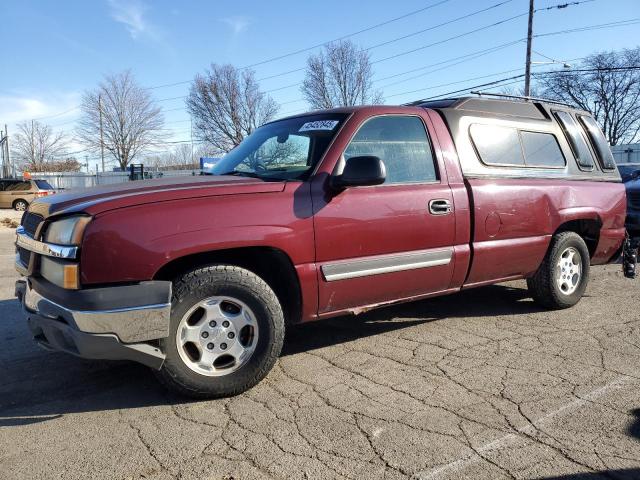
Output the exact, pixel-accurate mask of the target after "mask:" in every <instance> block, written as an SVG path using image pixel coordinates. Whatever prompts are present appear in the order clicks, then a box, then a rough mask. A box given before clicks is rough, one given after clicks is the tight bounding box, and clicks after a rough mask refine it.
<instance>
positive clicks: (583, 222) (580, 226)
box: [554, 215, 602, 258]
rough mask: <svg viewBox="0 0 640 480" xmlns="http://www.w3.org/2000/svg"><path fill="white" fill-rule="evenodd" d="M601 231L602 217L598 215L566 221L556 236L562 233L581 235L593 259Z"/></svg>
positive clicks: (558, 229) (559, 227)
mask: <svg viewBox="0 0 640 480" xmlns="http://www.w3.org/2000/svg"><path fill="white" fill-rule="evenodd" d="M601 229H602V221H601V220H600V217H599V216H598V215H592V216H591V215H590V216H588V217H583V218H573V219H571V220H566V221H565V222H564V223H562V224H561V225H560V226H558V228H557V229H556V231H555V232H554V235H557V234H558V233H562V232H574V233H576V234H578V235H580V237H582V239H583V240H584V242H585V243H586V244H587V248H588V249H589V255H590V257H591V258H593V256H594V255H595V253H596V250H597V248H598V242H599V241H600V230H601Z"/></svg>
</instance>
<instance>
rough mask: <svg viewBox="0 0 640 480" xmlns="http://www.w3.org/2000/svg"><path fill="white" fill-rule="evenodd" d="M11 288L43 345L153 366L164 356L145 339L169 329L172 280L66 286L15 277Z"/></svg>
mask: <svg viewBox="0 0 640 480" xmlns="http://www.w3.org/2000/svg"><path fill="white" fill-rule="evenodd" d="M15 292H16V296H17V297H18V298H19V299H20V301H21V303H22V305H23V309H24V311H25V313H26V315H27V324H28V326H29V329H30V330H31V332H32V334H33V336H34V339H35V340H36V342H37V343H38V344H40V345H41V346H43V347H44V348H47V349H50V350H59V351H64V352H67V353H71V354H73V355H77V356H80V357H84V358H95V359H110V360H132V361H136V362H139V363H142V364H144V365H148V366H150V367H152V368H156V369H159V368H160V367H161V366H162V364H163V362H164V358H165V356H164V354H163V353H162V352H161V351H160V349H158V348H157V347H155V346H153V345H150V344H149V343H146V342H148V341H150V340H157V339H160V338H166V337H167V336H168V334H169V318H170V313H171V304H170V298H171V283H170V282H145V283H142V284H138V285H131V286H123V287H107V288H98V289H88V290H81V291H73V292H70V291H64V290H62V289H60V288H58V287H55V286H53V285H51V284H48V282H43V281H42V280H36V279H30V278H27V279H23V280H18V281H17V282H16V290H15Z"/></svg>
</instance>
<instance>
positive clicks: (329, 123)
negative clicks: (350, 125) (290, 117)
mask: <svg viewBox="0 0 640 480" xmlns="http://www.w3.org/2000/svg"><path fill="white" fill-rule="evenodd" d="M338 123H340V122H339V121H338V120H317V121H315V122H307V123H305V124H304V125H302V127H300V130H298V131H299V132H308V131H310V130H333V129H334V128H336V125H338Z"/></svg>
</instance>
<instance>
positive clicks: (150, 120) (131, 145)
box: [77, 70, 164, 170]
mask: <svg viewBox="0 0 640 480" xmlns="http://www.w3.org/2000/svg"><path fill="white" fill-rule="evenodd" d="M80 108H81V110H82V117H81V118H80V121H79V124H78V125H79V126H78V130H77V133H78V138H79V139H80V141H81V142H82V143H83V144H84V145H86V147H87V148H88V149H90V150H91V151H93V152H96V153H97V152H99V151H100V149H101V145H102V144H104V149H105V151H107V152H108V153H109V154H111V156H112V157H113V158H115V160H116V161H117V162H118V164H119V165H120V167H121V168H122V169H123V170H124V169H126V168H127V166H128V165H129V164H130V163H131V162H132V161H133V160H134V159H135V158H136V156H137V155H139V154H141V153H143V152H144V151H146V150H147V149H148V148H149V147H152V146H154V145H157V144H158V143H159V142H161V141H162V139H163V135H162V126H163V124H164V119H163V116H162V113H161V111H160V108H158V107H157V106H156V105H155V104H154V102H153V100H152V98H151V95H150V94H149V92H148V91H147V90H145V89H144V88H142V87H140V86H139V85H138V84H137V83H136V81H135V79H134V77H133V75H132V74H131V72H130V71H128V70H127V71H124V72H122V73H119V74H116V75H108V76H106V77H105V79H104V81H103V82H102V83H101V84H100V85H99V86H98V88H97V89H96V90H92V91H87V92H85V94H84V96H83V98H82V104H81V107H80ZM101 118H102V119H101ZM101 122H102V125H103V128H102V132H103V135H102V138H101V135H100V124H101Z"/></svg>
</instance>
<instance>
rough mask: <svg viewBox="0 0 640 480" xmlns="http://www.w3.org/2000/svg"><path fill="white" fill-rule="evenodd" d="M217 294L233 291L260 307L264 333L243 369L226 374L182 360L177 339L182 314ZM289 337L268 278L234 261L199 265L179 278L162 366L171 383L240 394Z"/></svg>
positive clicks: (200, 391) (189, 391) (200, 392)
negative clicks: (211, 373)
mask: <svg viewBox="0 0 640 480" xmlns="http://www.w3.org/2000/svg"><path fill="white" fill-rule="evenodd" d="M212 296H229V297H233V298H236V299H238V300H240V301H242V302H243V303H244V304H246V305H247V306H248V307H249V308H250V309H251V310H252V311H253V313H254V315H255V318H256V321H257V325H258V332H259V335H258V339H257V342H256V345H255V350H254V351H253V354H252V355H251V357H250V358H249V359H248V360H247V363H244V364H243V365H242V366H240V367H239V369H237V370H235V371H233V372H232V373H229V374H226V375H224V376H214V377H211V376H206V375H203V374H200V373H197V372H195V371H194V370H192V369H191V368H189V366H188V365H187V364H186V363H185V362H184V361H183V360H182V358H181V357H180V354H179V352H178V347H177V344H176V340H177V339H176V335H177V330H178V326H179V324H180V321H181V320H182V318H183V317H184V316H185V315H186V314H187V312H189V310H190V309H192V308H193V307H194V305H196V304H197V303H198V302H200V301H202V300H204V299H206V298H208V297H212ZM283 340H284V315H283V313H282V307H281V306H280V303H279V302H278V298H277V296H276V294H275V293H274V292H273V290H272V289H271V288H270V287H269V285H267V283H266V282H265V281H264V280H262V279H261V278H260V277H258V276H257V275H255V274H254V273H253V272H250V271H249V270H245V269H243V268H240V267H236V266H232V265H211V266H207V267H203V268H199V269H196V270H193V271H191V272H189V273H187V274H185V275H183V276H181V277H180V278H178V279H176V280H175V281H174V284H173V298H172V306H171V323H170V328H169V337H168V338H166V339H163V340H161V342H160V348H161V349H162V351H163V352H164V353H165V355H166V360H165V362H164V365H163V366H162V369H161V370H159V371H158V372H156V374H157V376H158V378H159V380H160V381H161V383H163V384H164V385H165V386H166V387H167V388H168V389H170V390H172V391H173V392H176V393H178V394H181V395H186V396H189V397H195V398H218V397H228V396H233V395H238V394H240V393H242V392H244V391H246V390H248V389H249V388H251V387H253V386H254V385H256V384H257V383H258V382H259V381H260V380H262V379H263V378H264V377H265V376H266V375H267V373H269V371H270V370H271V368H272V367H273V365H274V364H275V362H276V360H277V358H278V355H279V354H280V351H281V350H282V343H283Z"/></svg>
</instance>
